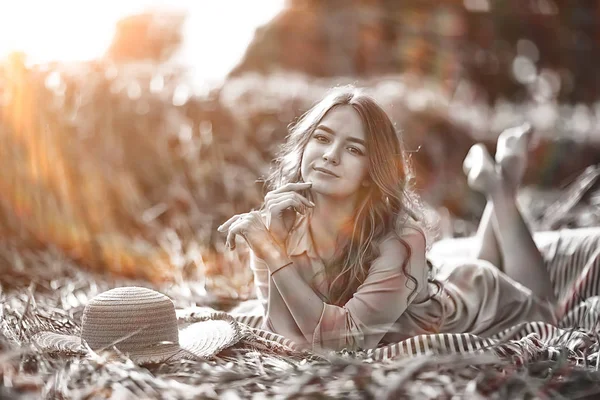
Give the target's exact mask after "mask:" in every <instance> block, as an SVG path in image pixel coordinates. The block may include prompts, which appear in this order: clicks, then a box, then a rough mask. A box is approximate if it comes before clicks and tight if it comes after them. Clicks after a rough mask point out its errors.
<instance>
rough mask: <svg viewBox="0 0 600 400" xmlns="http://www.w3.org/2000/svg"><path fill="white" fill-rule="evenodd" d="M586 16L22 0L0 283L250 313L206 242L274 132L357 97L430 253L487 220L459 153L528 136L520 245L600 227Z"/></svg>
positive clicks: (516, 7)
mask: <svg viewBox="0 0 600 400" xmlns="http://www.w3.org/2000/svg"><path fill="white" fill-rule="evenodd" d="M599 60H600V3H598V2H597V1H585V0H584V1H577V2H573V1H567V0H527V1H524V0H502V1H497V0H445V1H429V0H418V1H417V0H415V1H410V0H407V1H396V0H321V1H317V0H260V1H253V2H251V1H245V0H219V1H192V0H189V1H184V0H177V1H167V0H164V1H142V0H126V1H119V2H117V1H105V2H102V3H99V2H82V1H67V0H62V1H61V0H54V1H51V2H44V3H40V2H37V1H33V0H22V1H20V2H11V3H10V4H8V3H7V4H3V5H0V266H1V267H2V268H6V267H7V266H8V264H11V268H14V266H15V265H14V264H15V261H14V257H12V258H10V257H8V256H6V254H7V253H6V252H4V253H3V251H4V250H6V249H9V248H10V249H13V250H14V249H23V251H26V250H30V249H41V250H43V249H49V248H51V249H54V251H60V252H61V253H62V254H64V255H65V257H66V258H68V259H69V260H71V261H73V262H74V263H76V264H77V265H79V266H81V267H82V268H86V269H88V270H94V271H109V272H112V273H115V274H118V275H123V276H127V277H136V278H142V279H147V280H150V281H154V282H162V281H165V280H167V281H169V280H171V281H183V280H199V281H202V282H203V283H204V285H205V286H206V288H207V290H209V291H211V292H213V293H218V294H219V295H222V296H229V297H236V298H246V297H248V296H252V288H251V286H252V285H251V282H252V275H251V272H250V271H249V269H248V267H247V265H246V256H247V255H246V254H244V253H243V251H240V252H236V253H232V252H229V251H225V246H224V238H223V237H222V235H221V234H219V233H218V232H217V231H216V227H217V226H219V225H220V224H221V223H222V222H223V221H225V220H226V219H227V218H229V217H230V216H232V215H233V214H236V213H240V212H245V211H248V210H250V209H251V208H254V207H258V206H259V205H260V203H261V200H262V196H263V195H264V188H263V186H262V184H261V182H260V179H261V178H262V177H264V175H265V174H266V173H267V171H268V168H269V163H270V161H271V160H272V158H273V156H274V153H275V151H276V150H277V146H278V145H279V144H280V143H281V142H282V141H283V139H284V137H285V135H286V133H287V127H288V125H289V124H290V123H291V122H293V121H294V119H295V118H297V117H298V116H300V115H301V114H302V113H303V112H304V111H306V110H307V109H308V108H309V107H310V105H311V104H313V103H314V102H315V101H317V100H318V99H320V98H321V97H322V96H323V94H324V93H325V92H326V91H327V89H328V88H330V87H332V86H334V85H338V84H344V83H355V84H357V85H361V86H365V87H367V88H368V89H369V92H370V93H371V94H372V95H373V96H374V97H375V98H376V99H377V100H378V101H379V102H380V104H381V105H382V106H383V107H384V108H385V109H386V110H387V111H388V112H389V114H390V116H391V117H392V119H393V120H394V122H395V123H396V125H397V127H398V129H399V130H400V131H402V134H403V135H404V140H405V142H406V144H407V146H408V148H409V150H410V152H411V157H412V159H413V162H414V165H415V167H416V173H417V187H418V191H419V193H420V194H421V196H422V198H423V199H424V201H426V203H427V205H428V206H429V207H430V208H431V210H432V212H433V213H436V214H437V215H438V216H439V218H440V219H439V224H438V230H437V233H436V234H437V238H440V237H457V236H465V235H469V234H472V233H473V232H474V230H475V228H476V226H477V225H476V224H477V220H478V218H479V216H480V214H481V211H482V210H483V206H484V199H483V198H482V196H480V195H478V194H476V193H473V192H471V191H470V190H469V189H468V187H467V185H466V180H465V178H464V176H463V174H462V169H461V165H462V161H463V158H464V156H465V155H466V153H467V151H468V149H469V147H470V146H471V145H472V144H474V143H475V142H484V143H485V144H486V145H487V146H488V147H489V149H490V151H491V152H493V151H494V148H495V140H496V138H497V136H498V134H499V133H500V132H501V131H502V130H503V129H505V128H507V127H510V126H514V125H516V124H519V123H521V122H524V121H529V122H530V123H531V124H532V125H533V126H534V127H535V136H534V139H533V143H532V146H531V153H530V163H529V167H528V171H527V174H526V184H527V187H526V188H525V189H524V190H523V191H522V193H521V194H520V197H519V201H520V202H521V203H522V205H523V208H524V210H525V212H526V214H527V218H528V219H529V220H530V222H531V225H532V227H533V228H534V229H558V228H563V227H578V226H596V225H598V222H599V221H600V209H599V207H600V190H599V188H600V186H599V185H598V184H597V180H598V177H599V176H600V171H599V170H598V168H597V167H596V166H597V165H598V163H599V162H600V98H599V95H600V77H599V75H598V73H597V70H598V69H599V67H600V65H599Z"/></svg>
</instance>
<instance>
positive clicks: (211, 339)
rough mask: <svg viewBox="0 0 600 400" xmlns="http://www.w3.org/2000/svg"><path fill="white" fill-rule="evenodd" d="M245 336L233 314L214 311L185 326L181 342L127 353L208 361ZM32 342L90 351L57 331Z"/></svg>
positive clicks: (141, 358) (137, 358) (54, 349)
mask: <svg viewBox="0 0 600 400" xmlns="http://www.w3.org/2000/svg"><path fill="white" fill-rule="evenodd" d="M243 336H244V334H243V333H242V331H241V329H240V327H239V325H238V324H237V322H236V321H235V320H234V319H233V318H232V317H231V316H229V315H227V314H226V313H213V314H210V315H206V316H204V317H202V320H201V321H198V322H194V323H192V324H191V325H189V326H187V327H185V328H184V329H181V330H180V331H179V345H178V344H176V343H164V344H163V343H160V344H157V345H154V346H149V347H145V348H142V349H135V350H132V351H123V353H127V355H128V357H129V358H130V359H131V360H132V361H134V362H136V363H138V364H147V363H160V362H166V361H177V360H181V359H204V360H207V359H210V358H212V357H214V356H216V355H217V354H218V353H220V352H221V351H222V350H224V349H226V348H228V347H230V346H233V345H234V344H236V343H237V342H238V341H239V340H240V339H242V338H243ZM32 342H34V343H35V344H36V345H37V346H38V347H39V348H40V349H41V350H42V351H45V352H51V353H63V354H73V355H75V354H77V355H86V354H88V351H89V350H88V348H87V347H86V346H85V345H84V343H83V342H82V340H81V338H80V337H78V336H74V335H65V334H60V333H55V332H39V333H37V334H35V335H34V336H33V337H32ZM117 348H118V346H117ZM121 351H122V350H121Z"/></svg>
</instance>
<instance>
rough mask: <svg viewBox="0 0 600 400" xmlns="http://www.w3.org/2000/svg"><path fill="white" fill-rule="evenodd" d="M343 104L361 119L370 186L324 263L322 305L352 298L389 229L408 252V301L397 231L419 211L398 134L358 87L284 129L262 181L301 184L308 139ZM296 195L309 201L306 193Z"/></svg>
mask: <svg viewBox="0 0 600 400" xmlns="http://www.w3.org/2000/svg"><path fill="white" fill-rule="evenodd" d="M343 105H348V106H352V107H353V108H354V110H355V111H356V112H357V113H358V115H359V116H360V119H361V120H362V123H363V126H364V129H365V133H366V148H367V154H368V158H369V167H368V169H369V177H368V179H369V180H370V181H371V184H370V185H369V186H367V187H365V188H362V189H360V193H359V196H358V202H357V207H356V209H355V214H354V218H353V221H354V223H353V227H351V229H350V230H351V231H352V234H351V236H350V239H349V240H346V241H345V243H344V242H339V241H338V243H337V246H336V252H335V254H334V257H333V260H332V261H331V262H329V263H328V264H327V265H326V268H325V273H326V276H327V279H328V282H330V290H329V298H328V301H329V302H330V303H331V304H335V305H340V306H342V305H344V304H345V303H346V302H347V301H348V300H349V299H350V298H351V297H352V295H353V294H354V293H355V292H356V290H357V288H358V286H360V284H361V283H362V282H364V280H365V278H366V276H367V274H368V271H369V268H370V265H371V263H372V262H373V261H374V260H375V259H376V258H377V257H378V255H379V254H378V243H379V242H380V241H381V240H382V239H383V237H384V236H385V235H386V234H388V233H389V232H390V231H394V232H397V233H398V237H399V239H400V240H401V242H402V243H403V244H404V246H405V247H406V250H407V252H408V257H407V258H406V260H405V261H404V263H403V265H402V270H403V271H404V273H405V274H406V276H407V277H408V279H409V281H411V282H412V283H413V284H414V285H413V291H412V292H411V294H410V295H409V299H410V296H412V295H416V292H417V290H418V288H417V280H416V279H415V277H414V276H412V275H410V273H409V272H408V271H407V267H408V262H409V259H410V256H411V248H410V246H409V245H408V243H407V242H406V241H404V240H403V239H402V237H401V235H400V233H401V232H402V229H403V227H404V226H405V224H406V223H407V221H409V219H410V220H412V221H411V224H413V225H414V224H420V223H422V222H423V221H424V218H423V215H424V214H423V211H422V209H423V208H422V206H421V204H420V201H419V198H418V196H416V195H415V193H414V192H413V190H412V185H413V183H414V175H413V171H412V168H411V165H410V162H409V158H408V154H407V152H406V151H405V149H404V146H403V143H402V139H401V135H400V134H399V133H398V132H396V129H395V127H394V125H393V123H392V121H391V120H390V118H389V117H388V115H387V114H386V112H385V111H384V110H383V109H382V108H381V107H380V106H379V105H378V104H377V103H376V102H375V100H373V99H372V98H371V97H370V96H368V95H367V94H365V93H364V91H363V90H362V89H359V88H356V87H354V86H351V85H348V86H343V87H337V88H334V89H332V90H331V91H330V92H329V93H328V94H327V95H326V96H325V97H324V98H323V99H322V100H321V101H319V102H318V103H316V104H315V105H314V106H313V107H312V108H311V109H310V110H308V111H307V112H306V113H305V114H304V115H302V116H301V117H300V118H299V119H298V121H297V122H296V123H295V124H292V125H291V126H290V130H289V134H288V136H287V137H286V141H285V143H284V144H283V145H282V146H281V148H280V152H279V154H278V156H277V157H276V158H275V160H274V162H273V165H272V168H271V172H270V174H269V176H268V178H267V179H266V180H265V181H266V186H267V188H268V189H269V190H274V189H277V188H279V187H281V186H283V185H285V184H286V183H290V182H302V176H301V172H300V165H301V161H302V155H303V153H304V149H305V147H306V145H307V143H308V141H309V140H310V138H311V137H312V135H313V132H314V130H315V129H316V127H317V126H318V124H319V123H320V122H321V120H322V119H323V118H324V117H325V115H326V114H327V113H328V112H329V111H331V110H332V109H334V108H335V107H338V106H343ZM300 194H302V195H304V196H305V197H307V198H309V199H311V196H310V192H309V191H308V190H305V191H303V192H300ZM420 225H421V226H422V227H424V225H423V224H420ZM428 264H429V269H430V274H429V275H430V277H429V281H430V282H432V283H435V284H436V285H438V287H439V283H438V282H437V281H435V280H434V279H433V278H432V277H431V268H432V266H431V264H430V263H428ZM407 283H408V282H407ZM407 287H408V286H407Z"/></svg>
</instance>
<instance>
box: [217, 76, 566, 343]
mask: <svg viewBox="0 0 600 400" xmlns="http://www.w3.org/2000/svg"><path fill="white" fill-rule="evenodd" d="M527 137H528V129H527V128H526V127H520V128H515V129H512V130H508V131H506V132H504V133H503V134H502V136H501V137H500V139H499V143H498V151H497V153H496V154H497V160H496V163H495V162H494V161H493V160H492V159H491V157H490V156H489V154H488V153H487V152H486V150H485V148H484V147H483V146H480V145H479V146H474V147H473V148H472V149H471V151H470V152H469V154H468V156H467V158H466V159H465V171H466V173H467V174H468V180H469V183H470V185H471V186H472V187H473V188H475V189H477V190H480V191H482V192H484V193H485V194H486V196H487V198H488V200H489V202H488V207H487V209H486V212H485V215H484V218H483V220H482V225H481V228H480V232H479V236H480V238H481V246H480V249H479V251H478V253H479V254H478V257H477V259H476V260H474V261H473V262H472V263H468V264H464V265H460V266H457V267H455V268H452V269H447V270H443V271H442V272H440V273H437V274H436V275H435V276H434V274H433V272H432V269H431V264H430V263H428V261H427V258H426V254H425V253H426V248H427V246H426V239H425V235H424V233H423V230H422V228H421V225H422V223H421V221H422V218H421V215H422V213H421V212H420V208H419V201H418V198H417V197H416V196H415V195H414V193H413V192H412V191H411V182H412V175H411V169H410V165H409V160H408V158H407V155H406V153H405V151H404V148H403V145H402V141H401V139H400V137H399V134H398V133H397V132H396V130H395V128H394V126H393V124H392V122H391V121H390V119H389V117H388V116H387V114H386V113H385V112H384V110H383V109H382V108H381V107H380V106H379V105H377V104H376V102H375V101H374V100H373V99H372V98H370V97H369V96H367V95H365V94H364V93H363V92H362V91H361V90H359V89H356V88H353V87H343V88H337V89H334V90H332V91H331V93H329V94H328V95H327V96H326V97H325V98H324V99H323V100H322V101H320V102H319V103H317V104H316V105H315V106H314V107H312V109H310V110H309V111H308V112H307V113H306V114H305V115H304V116H303V117H302V118H301V119H300V120H299V121H298V122H297V124H296V125H295V126H294V127H293V129H292V130H291V133H290V135H289V136H288V138H287V141H286V143H285V144H284V145H283V147H282V151H281V155H280V156H279V157H278V158H277V159H276V162H275V168H274V170H273V173H272V174H271V176H270V177H269V179H268V184H269V187H270V189H271V191H270V192H269V193H268V194H267V195H266V197H265V201H264V204H263V207H262V208H261V209H260V210H259V211H252V212H249V213H245V214H241V215H236V216H234V217H232V218H230V219H229V220H228V221H227V222H225V223H224V224H223V225H222V226H220V227H219V231H222V232H227V245H228V247H229V248H232V249H233V248H234V247H235V239H236V236H237V235H240V236H242V237H243V238H244V239H245V241H246V242H247V244H248V245H249V247H250V249H251V268H252V269H253V271H254V277H255V284H256V288H257V295H258V298H259V300H260V301H261V302H262V305H263V307H264V310H265V326H264V328H266V329H268V330H271V331H273V332H275V333H278V334H281V335H283V336H285V337H287V338H289V339H291V340H293V341H295V342H297V343H299V344H307V345H309V346H310V347H312V348H313V349H317V348H323V349H331V350H340V349H343V348H349V349H357V348H362V349H368V348H375V347H377V346H378V345H380V344H383V343H391V342H398V341H401V340H404V339H406V338H408V337H411V336H414V335H418V334H425V333H440V332H445V333H462V332H470V333H474V334H478V335H483V336H486V335H492V334H494V333H496V332H499V331H501V330H503V329H506V328H507V327H510V326H513V325H515V324H517V323H519V322H524V321H546V322H555V320H556V318H555V315H554V312H553V309H554V308H553V305H554V302H555V298H554V294H553V293H552V289H551V286H550V281H549V277H548V275H547V273H546V271H545V269H544V266H543V263H542V258H541V256H540V253H539V251H538V249H537V248H536V246H535V243H534V242H533V239H532V238H531V235H530V233H529V231H528V229H527V227H526V225H525V223H524V222H523V219H522V218H521V215H520V214H519V210H518V209H517V207H516V205H515V201H514V200H515V197H514V196H515V190H516V187H517V185H518V184H519V180H520V178H521V175H522V173H523V167H524V163H525V151H526V141H527ZM494 265H495V266H494ZM496 266H497V267H500V268H502V270H503V271H504V272H501V271H500V269H498V268H496Z"/></svg>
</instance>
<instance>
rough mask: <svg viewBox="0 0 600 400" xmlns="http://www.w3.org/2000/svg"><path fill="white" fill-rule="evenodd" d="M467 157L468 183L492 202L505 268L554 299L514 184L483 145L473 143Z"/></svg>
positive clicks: (539, 292)
mask: <svg viewBox="0 0 600 400" xmlns="http://www.w3.org/2000/svg"><path fill="white" fill-rule="evenodd" d="M467 158H468V159H469V164H470V165H471V168H470V169H469V170H468V181H469V184H470V185H471V187H472V188H474V189H476V190H479V191H481V192H483V193H484V194H485V195H486V197H487V198H488V202H490V203H491V204H492V206H493V210H494V212H493V214H492V217H491V220H492V226H493V228H494V232H495V234H496V239H497V240H498V244H499V248H500V254H501V255H502V259H503V267H504V272H505V273H506V274H507V275H508V276H510V277H511V278H513V279H514V280H516V281H517V282H520V283H521V284H523V285H525V286H527V287H528V288H529V289H531V290H532V291H533V293H534V294H535V295H536V296H538V297H539V298H541V299H544V300H548V301H550V302H552V303H554V302H555V301H556V299H555V296H554V291H553V289H552V285H551V282H550V277H549V274H548V272H547V271H546V268H545V265H544V259H543V257H542V255H541V254H540V252H539V250H538V248H537V246H536V244H535V242H534V241H533V238H532V236H531V233H530V232H529V229H528V227H527V225H526V224H525V221H524V220H523V217H522V216H521V213H520V212H519V209H518V208H517V205H516V202H515V196H516V188H515V187H514V185H511V184H510V182H509V180H508V179H507V178H506V177H505V176H504V175H505V173H503V172H501V170H500V167H497V166H496V164H495V163H494V161H493V160H492V158H491V157H490V155H489V153H488V152H487V150H486V148H485V147H484V146H483V145H475V146H473V147H472V148H471V150H470V151H469V154H468V155H467ZM465 161H466V160H465Z"/></svg>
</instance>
